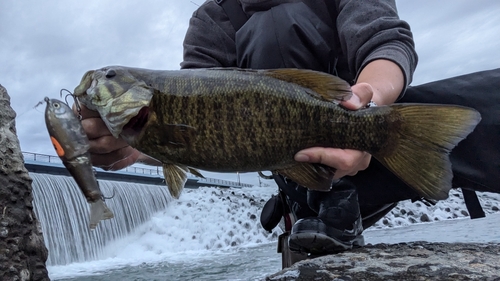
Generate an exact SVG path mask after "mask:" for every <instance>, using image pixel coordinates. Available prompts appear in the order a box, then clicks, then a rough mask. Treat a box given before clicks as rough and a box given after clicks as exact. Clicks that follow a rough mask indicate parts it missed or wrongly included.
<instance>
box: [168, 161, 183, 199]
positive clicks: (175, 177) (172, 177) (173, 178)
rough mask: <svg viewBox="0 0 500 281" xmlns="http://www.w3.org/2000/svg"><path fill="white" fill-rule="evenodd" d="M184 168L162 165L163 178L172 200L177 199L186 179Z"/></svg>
mask: <svg viewBox="0 0 500 281" xmlns="http://www.w3.org/2000/svg"><path fill="white" fill-rule="evenodd" d="M187 171H188V169H187V168H186V167H181V166H177V165H174V164H163V176H164V177H165V182H166V183H167V187H168V191H170V195H172V197H174V198H179V196H180V195H181V192H182V189H183V188H184V184H185V183H186V179H187V174H186V173H187Z"/></svg>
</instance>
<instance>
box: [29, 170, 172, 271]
mask: <svg viewBox="0 0 500 281" xmlns="http://www.w3.org/2000/svg"><path fill="white" fill-rule="evenodd" d="M30 176H31V178H32V179H33V205H34V210H35V213H36V215H37V218H38V220H39V221H40V223H41V227H42V231H43V234H44V235H43V236H44V240H45V245H46V246H47V248H48V249H49V258H48V261H47V264H48V265H64V264H69V263H74V262H84V261H89V260H96V259H99V258H101V256H102V254H103V251H102V249H103V247H104V245H106V244H107V243H109V242H110V241H114V240H116V239H119V238H121V237H124V236H126V235H127V234H128V233H130V232H131V231H132V230H133V229H135V228H136V227H137V226H139V225H140V224H142V223H144V222H145V221H147V220H148V219H149V218H150V217H151V216H152V215H153V214H154V213H156V212H158V211H159V210H162V209H164V208H165V207H166V206H167V205H168V202H169V201H170V200H172V198H171V196H170V194H169V192H168V190H167V188H166V187H163V186H156V185H146V184H137V183H126V182H114V181H105V180H101V181H99V185H100V188H101V191H102V192H103V194H104V195H105V196H111V195H112V194H113V193H115V195H114V197H113V198H112V199H110V200H107V201H106V205H108V207H109V208H110V210H111V211H112V212H113V213H114V218H112V219H109V220H105V221H101V222H100V223H99V224H98V226H97V228H96V229H95V230H94V231H91V230H90V229H89V226H88V225H89V215H90V211H89V209H90V208H89V204H88V203H87V202H86V200H85V197H84V196H83V194H82V193H81V191H80V190H79V188H78V186H77V185H76V183H75V181H74V180H73V179H72V178H71V177H67V176H55V175H46V174H37V173H30Z"/></svg>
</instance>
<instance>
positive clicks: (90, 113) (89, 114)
mask: <svg viewBox="0 0 500 281" xmlns="http://www.w3.org/2000/svg"><path fill="white" fill-rule="evenodd" d="M72 108H73V112H75V113H77V114H80V115H81V116H82V119H87V118H95V117H99V118H101V116H100V115H99V112H97V111H95V110H90V109H88V108H87V107H86V106H85V105H83V104H81V103H80V111H78V108H77V107H76V104H73V107H72Z"/></svg>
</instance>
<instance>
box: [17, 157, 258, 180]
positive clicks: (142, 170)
mask: <svg viewBox="0 0 500 281" xmlns="http://www.w3.org/2000/svg"><path fill="white" fill-rule="evenodd" d="M23 157H24V160H31V161H35V162H45V163H57V164H62V161H61V159H60V158H59V157H58V156H54V155H48V154H40V153H33V152H23ZM120 171H125V172H127V173H132V174H138V175H158V176H160V177H163V168H162V167H156V168H154V169H150V168H142V167H134V166H129V167H126V168H124V169H122V170H120ZM189 175H190V176H191V177H193V178H198V182H199V183H207V184H216V185H217V184H220V185H223V186H239V187H252V186H253V185H251V184H248V183H241V182H234V181H226V180H220V179H214V178H199V177H197V176H195V175H192V174H189Z"/></svg>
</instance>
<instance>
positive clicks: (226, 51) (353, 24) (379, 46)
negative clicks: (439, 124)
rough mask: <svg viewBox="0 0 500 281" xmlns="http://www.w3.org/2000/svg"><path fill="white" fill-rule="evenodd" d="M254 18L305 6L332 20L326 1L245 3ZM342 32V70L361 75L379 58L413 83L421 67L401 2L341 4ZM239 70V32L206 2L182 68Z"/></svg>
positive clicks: (353, 0)
mask: <svg viewBox="0 0 500 281" xmlns="http://www.w3.org/2000/svg"><path fill="white" fill-rule="evenodd" d="M240 2H241V4H242V8H243V10H244V11H245V12H246V13H247V14H248V15H250V16H251V15H253V14H254V13H256V12H259V11H266V10H268V9H270V8H272V7H274V6H276V5H278V4H282V3H289V2H304V3H305V4H306V5H307V6H308V7H309V8H310V9H311V10H312V11H313V12H314V13H315V14H316V15H317V16H318V17H319V18H320V19H321V20H322V21H323V22H325V23H328V24H332V17H331V16H330V14H329V13H328V9H327V7H326V4H325V2H324V1H323V0H304V1H293V0H289V1H283V0H268V1H263V0H240ZM335 2H336V5H337V11H338V15H337V21H336V28H337V30H338V38H339V44H340V47H341V51H340V53H341V54H342V57H341V58H340V60H341V61H345V62H346V63H345V64H344V65H342V64H341V67H344V68H347V71H349V72H350V73H352V75H353V76H357V75H358V74H359V72H360V71H361V70H362V69H363V67H364V66H365V65H366V64H368V63H369V62H370V61H373V60H375V59H387V60H391V61H393V62H395V63H396V64H397V65H399V66H400V67H401V69H402V70H403V73H404V76H405V79H406V85H408V84H410V82H411V79H412V75H413V72H414V70H415V67H416V65H417V54H416V52H415V49H414V42H413V38H412V33H411V31H410V28H409V26H408V24H407V23H406V22H405V21H403V20H400V19H399V17H398V15H397V10H396V4H395V1H388V0H383V1H361V0H350V1H346V0H344V1H338V0H337V1H335ZM235 66H238V65H237V58H236V46H235V30H234V28H233V26H232V25H231V23H230V21H229V18H228V16H227V15H226V14H225V12H224V10H223V9H222V8H221V7H220V6H219V5H218V4H216V3H215V2H213V1H206V2H205V3H204V4H203V5H201V6H200V7H199V8H198V9H197V10H196V11H195V12H194V13H193V16H192V18H191V20H190V24H189V28H188V31H187V34H186V37H185V39H184V61H183V62H182V63H181V68H208V67H235Z"/></svg>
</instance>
